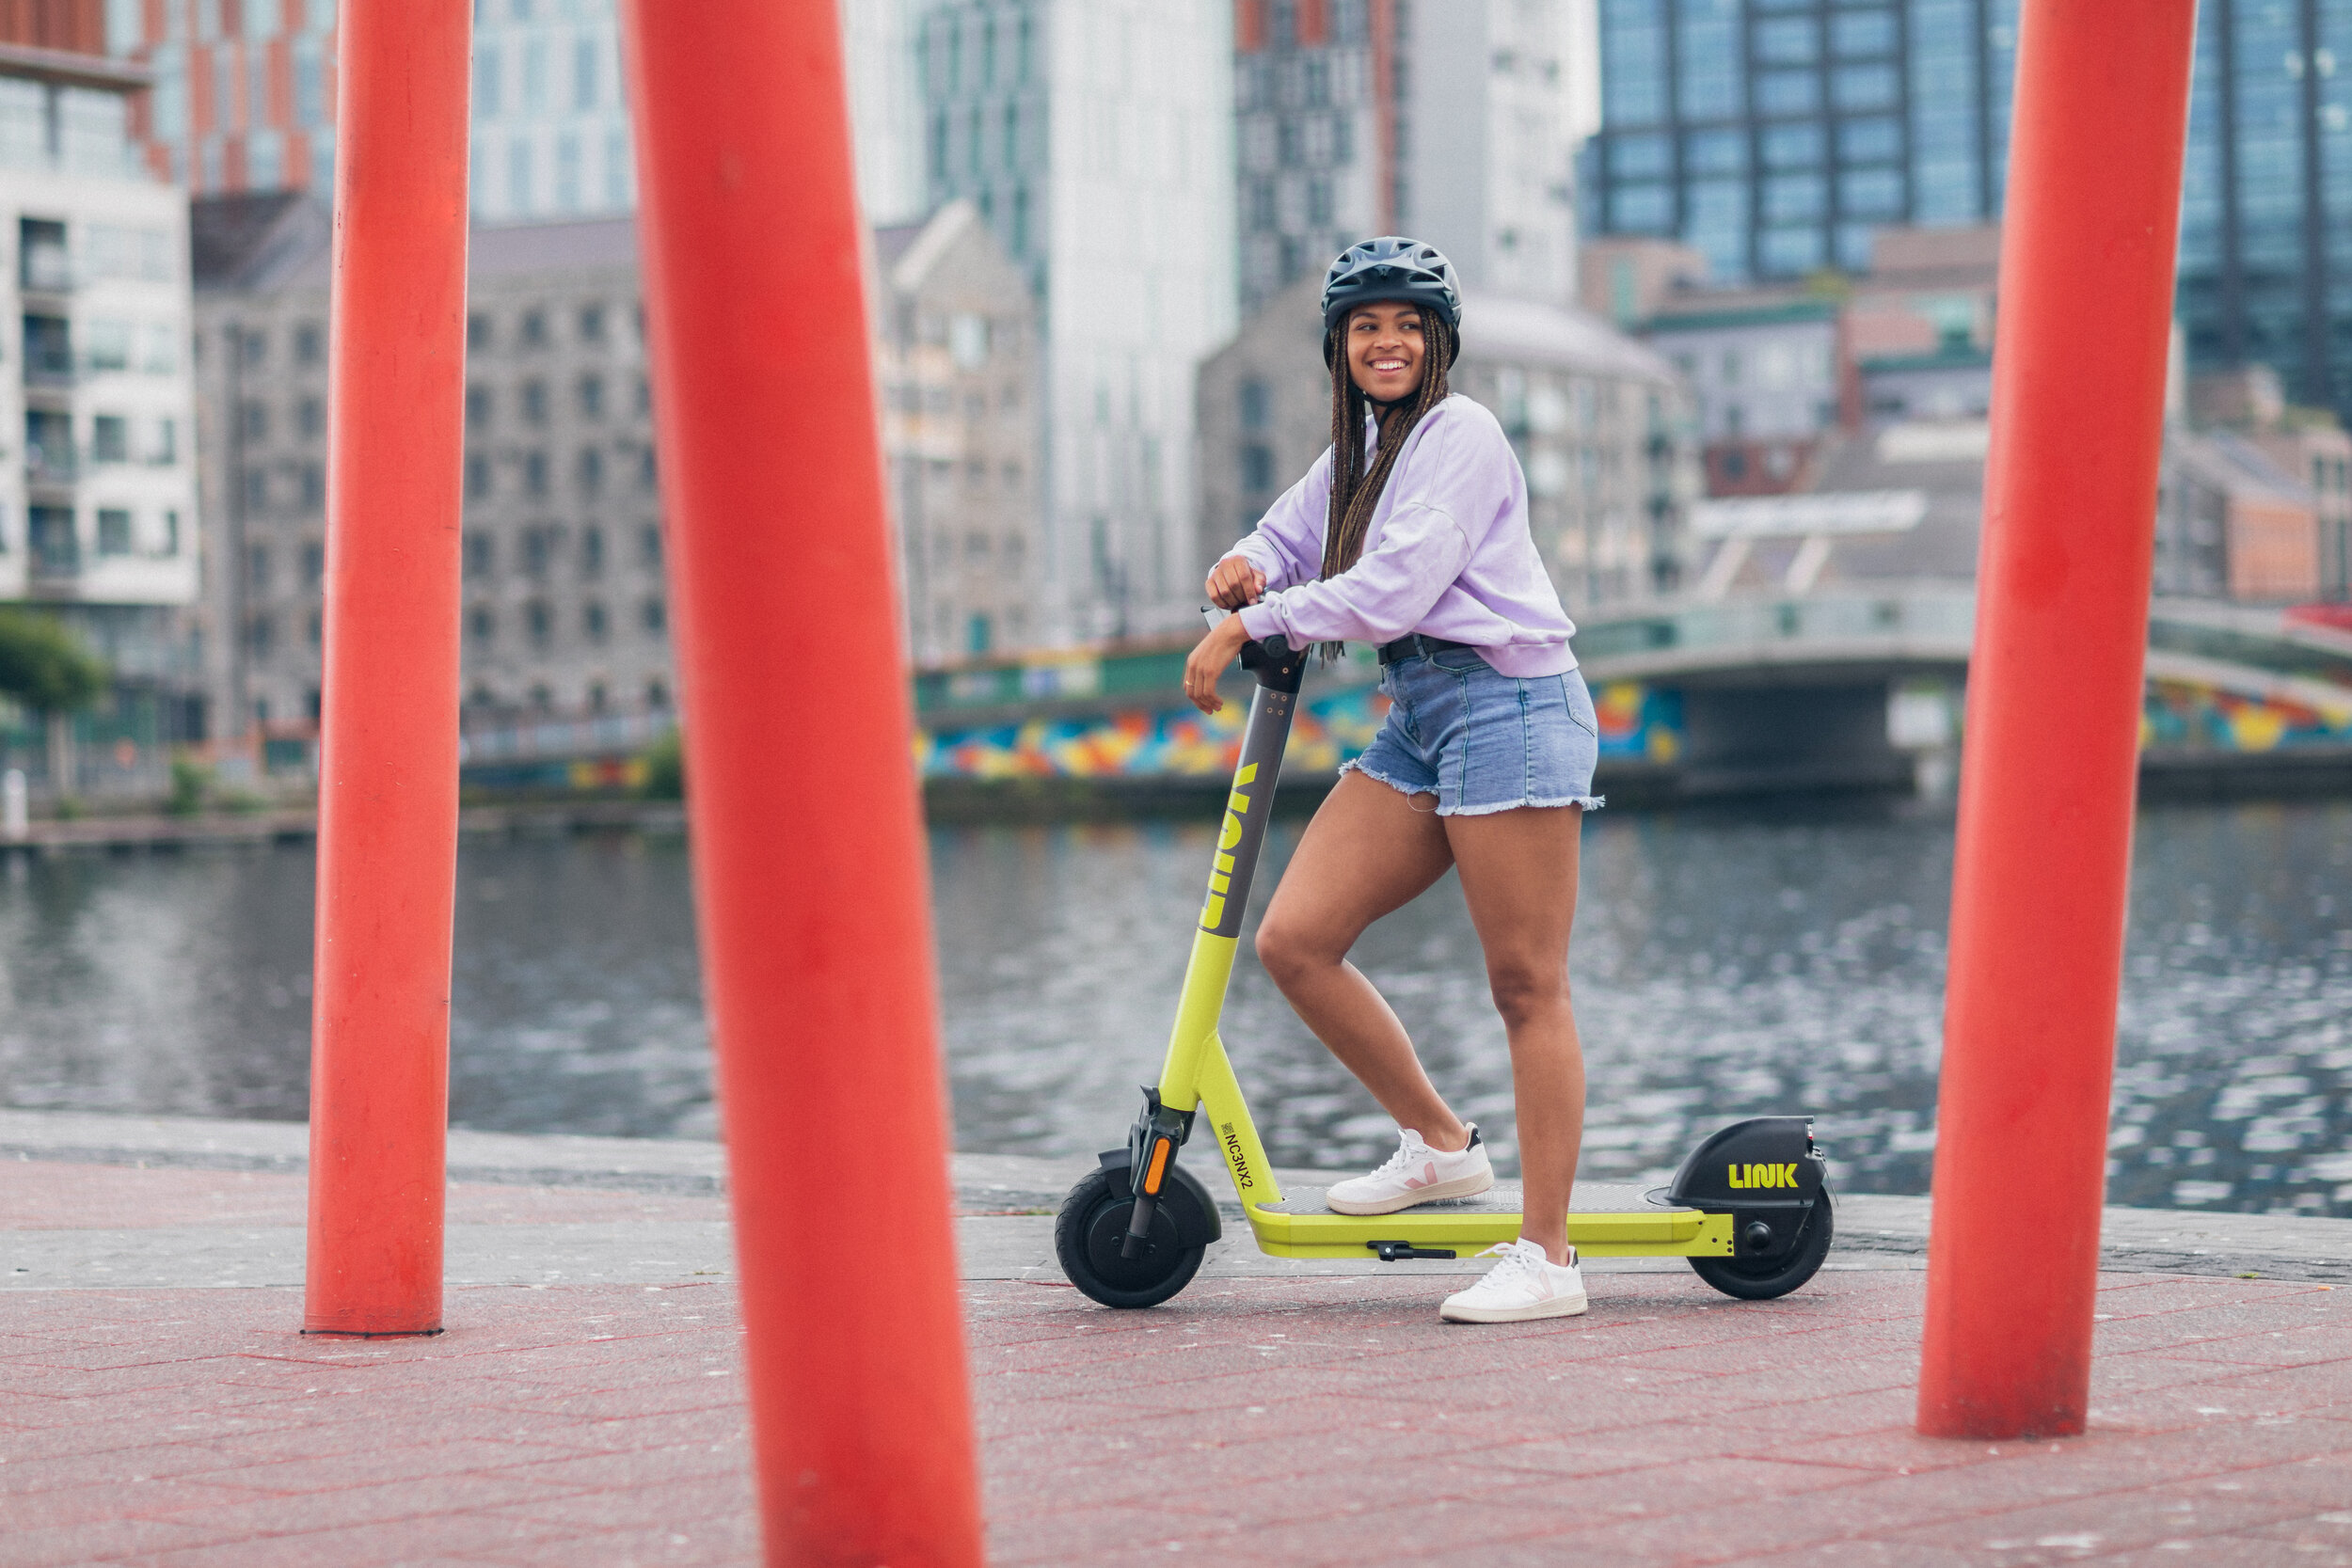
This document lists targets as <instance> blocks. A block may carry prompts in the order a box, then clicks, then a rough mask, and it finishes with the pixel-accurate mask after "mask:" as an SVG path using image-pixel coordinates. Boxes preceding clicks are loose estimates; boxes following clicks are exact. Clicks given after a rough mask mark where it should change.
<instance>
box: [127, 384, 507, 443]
mask: <svg viewBox="0 0 2352 1568" xmlns="http://www.w3.org/2000/svg"><path fill="white" fill-rule="evenodd" d="M466 409H467V413H468V414H469V415H470V414H471V413H472V411H473V394H472V392H471V391H470V390H469V391H468V393H467V396H466ZM165 422H166V423H167V424H168V423H169V422H170V421H169V420H166V421H165ZM294 430H295V433H296V434H298V435H299V436H301V437H302V438H303V439H304V440H306V441H315V440H317V439H318V438H319V436H322V435H323V434H325V433H326V404H323V403H321V402H320V401H319V400H318V399H316V398H303V399H301V400H299V401H298V402H296V403H295V404H294Z"/></svg>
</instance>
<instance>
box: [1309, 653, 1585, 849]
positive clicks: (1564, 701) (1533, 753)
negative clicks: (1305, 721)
mask: <svg viewBox="0 0 2352 1568" xmlns="http://www.w3.org/2000/svg"><path fill="white" fill-rule="evenodd" d="M1380 689H1381V690H1383V691H1385V692H1387V693H1388V694H1389V700H1390V704H1391V706H1390V708H1389V718H1388V722H1387V723H1385V724H1383V725H1381V727H1380V733H1379V734H1378V735H1377V736H1374V737H1373V742H1372V744H1371V745H1370V746H1369V747H1367V748H1366V749H1365V751H1364V754H1363V755H1362V756H1359V757H1358V758H1357V759H1356V760H1355V761H1353V762H1351V763H1349V764H1347V767H1346V768H1341V769H1340V771H1341V772H1343V773H1344V772H1346V771H1347V768H1354V769H1356V770H1357V771H1358V772H1359V773H1361V774H1363V775H1364V776H1365V777H1366V778H1369V779H1377V780H1379V781H1380V782H1381V783H1382V784H1387V785H1389V786H1390V787H1391V788H1392V789H1400V790H1403V791H1404V792H1405V793H1406V794H1407V795H1433V794H1434V795H1435V796H1437V798H1438V816H1486V814H1488V813H1490V812H1498V811H1510V810H1512V809H1513V808H1515V807H1518V806H1582V807H1583V808H1584V809H1585V810H1587V811H1591V810H1593V809H1594V808H1596V807H1597V806H1598V805H1600V803H1601V799H1600V797H1599V796H1597V795H1595V794H1594V793H1593V766H1594V764H1595V763H1597V762H1598V761H1599V760H1600V730H1599V722H1598V721H1597V719H1595V717H1594V715H1593V696H1592V693H1591V692H1590V691H1587V690H1586V689H1584V677H1583V676H1582V675H1581V674H1579V673H1577V672H1576V671H1574V670H1570V671H1569V672H1567V673H1565V674H1562V675H1535V676H1531V677H1529V678H1527V679H1525V680H1521V679H1519V678H1518V677H1516V676H1512V675H1504V674H1499V673H1496V671H1495V668H1494V666H1492V665H1490V664H1488V663H1487V662H1486V660H1485V659H1483V658H1481V657H1478V655H1477V654H1476V653H1474V652H1472V651H1471V650H1470V649H1469V648H1445V649H1441V650H1439V651H1438V652H1437V653H1434V654H1428V655H1421V656H1416V657H1412V658H1401V659H1398V660H1397V661H1396V662H1395V663H1394V664H1391V665H1388V666H1385V667H1384V668H1383V669H1382V670H1381V672H1380Z"/></svg>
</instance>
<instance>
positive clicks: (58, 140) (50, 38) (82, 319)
mask: <svg viewBox="0 0 2352 1568" xmlns="http://www.w3.org/2000/svg"><path fill="white" fill-rule="evenodd" d="M27 9H29V8H14V9H13V10H11V11H9V12H8V13H7V14H6V15H5V16H0V232H5V233H6V234H7V235H8V238H9V239H10V240H11V241H12V242H13V244H14V251H15V264H14V265H13V266H11V267H10V268H8V273H7V288H8V292H9V293H10V295H11V296H12V304H11V305H10V306H9V308H8V314H9V316H10V317H11V318H12V319H15V320H17V321H19V322H21V323H22V331H23V335H22V337H21V339H20V340H19V341H20V345H21V352H20V353H19V354H18V355H17V356H16V357H15V361H14V368H13V370H12V371H11V372H8V373H7V374H5V375H0V400H5V402H6V403H7V404H8V405H9V406H8V413H7V415H6V418H7V419H8V422H9V425H10V428H13V429H14V430H16V431H18V432H20V433H21V434H22V437H23V444H22V446H21V447H20V448H19V449H18V459H17V460H16V461H14V462H11V463H9V464H8V465H7V466H6V467H0V601H8V602H13V603H18V604H24V603H32V604H38V605H42V606H46V607H49V608H51V609H52V610H54V612H55V613H56V614H57V616H58V617H59V618H60V619H61V620H63V621H64V622H65V623H66V624H67V625H68V626H71V627H72V629H73V630H74V631H76V632H77V633H78V634H79V635H80V636H81V638H82V640H83V641H85V642H87V644H89V645H90V646H91V647H92V648H93V649H94V651H96V652H98V653H100V654H102V655H103V656H104V657H105V658H106V659H107V661H108V663H109V664H110V665H111V667H112V669H113V673H114V689H113V691H112V692H111V694H110V695H109V696H108V698H107V699H106V700H105V701H104V702H103V704H102V705H101V706H100V707H99V709H98V710H97V711H95V712H94V713H91V714H87V715H84V716H82V717H80V718H79V719H77V720H76V721H73V722H72V724H60V725H58V726H56V727H55V729H54V732H53V733H52V734H50V735H47V736H43V735H41V734H39V733H35V732H34V731H33V730H32V729H31V728H30V725H29V716H23V715H20V716H17V718H16V719H15V720H13V721H10V722H9V723H8V724H7V725H6V729H7V732H8V733H7V735H6V736H5V738H4V739H0V744H4V745H5V747H6V749H7V751H8V753H9V758H8V760H9V761H10V762H11V763H12V764H14V765H18V766H26V767H28V768H29V769H31V770H32V771H34V772H35V774H36V776H37V777H46V778H47V779H49V780H50V782H51V783H52V784H54V785H55V786H56V787H58V788H60V789H63V790H65V791H68V792H75V791H79V790H82V789H86V788H87V789H100V790H105V789H111V788H116V787H120V786H125V785H129V784H136V783H140V782H145V783H152V782H153V781H154V780H155V779H156V778H158V777H159V776H160V772H161V769H162V767H163V763H164V752H165V749H166V748H167V747H168V746H170V745H171V744H173V743H176V742H180V741H185V740H192V739H198V738H200V737H201V736H202V735H203V728H202V724H203V715H202V710H201V707H200V705H199V702H198V701H197V698H198V696H199V693H200V691H201V680H200V673H199V654H198V642H199V640H198V638H197V635H196V627H195V626H194V624H193V621H192V619H191V616H190V614H189V613H188V611H189V609H190V607H192V606H193V605H194V604H195V602H196V599H197V594H198V586H199V564H198V562H199V542H198V535H199V514H198V504H197V488H196V471H195V442H194V436H195V429H194V419H195V409H194V398H193V395H192V388H191V381H190V372H189V366H188V359H187V343H188V321H189V292H188V270H187V260H186V257H187V207H186V203H185V200H184V198H183V196H182V194H181V193H180V192H179V191H177V190H175V189H173V188H172V187H171V186H169V185H167V184H164V183H162V182H159V181H157V180H155V179H154V178H152V177H151V174H150V173H149V172H148V171H147V170H146V169H145V168H144V167H142V166H141V165H140V163H139V161H138V157H137V153H136V150H135V146H134V144H133V142H132V140H131V136H130V134H129V108H128V101H129V100H130V99H131V98H132V97H133V95H135V94H137V93H139V92H140V91H142V90H143V89H144V88H145V87H147V85H148V77H147V73H146V71H144V70H142V69H140V68H138V67H136V66H130V65H125V64H123V63H121V62H119V61H116V60H113V59H110V58H109V57H107V56H106V55H103V53H92V52H89V51H88V50H87V48H86V47H85V45H87V42H88V41H89V39H90V37H91V26H90V24H91V20H92V18H91V15H90V12H91V9H92V8H88V7H80V8H55V9H54V10H52V9H48V8H43V9H40V10H34V11H32V14H31V16H30V18H29V19H28V18H27V17H26V15H25V14H24V12H25V11H26V10H27ZM18 24H24V25H18ZM77 743H78V744H77ZM19 753H24V754H21V755H20V754H19ZM34 753H40V758H39V760H35V755H34Z"/></svg>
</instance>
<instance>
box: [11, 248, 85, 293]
mask: <svg viewBox="0 0 2352 1568" xmlns="http://www.w3.org/2000/svg"><path fill="white" fill-rule="evenodd" d="M16 286H17V288H18V289H20V290H21V291H23V292H24V293H28V294H70V293H72V292H73V288H74V277H73V262H72V258H71V257H70V256H68V254H67V252H66V250H65V247H64V246H62V245H26V246H24V250H23V252H22V254H21V255H20V256H19V257H18V260H17V272H16Z"/></svg>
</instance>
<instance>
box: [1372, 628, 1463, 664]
mask: <svg viewBox="0 0 2352 1568" xmlns="http://www.w3.org/2000/svg"><path fill="white" fill-rule="evenodd" d="M1467 647H1470V643H1468V642H1449V641H1446V640H1445V639H1444V638H1442V637H1424V636H1422V634H1421V633H1420V632H1413V633H1411V634H1409V635H1407V636H1405V637H1400V638H1398V639H1397V640H1396V641H1393V642H1383V643H1381V644H1380V662H1381V663H1383V664H1394V663H1395V662H1396V661H1397V660H1398V659H1400V658H1427V657H1429V656H1430V655H1431V654H1441V653H1443V652H1445V651H1446V650H1447V649H1448V648H1467Z"/></svg>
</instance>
